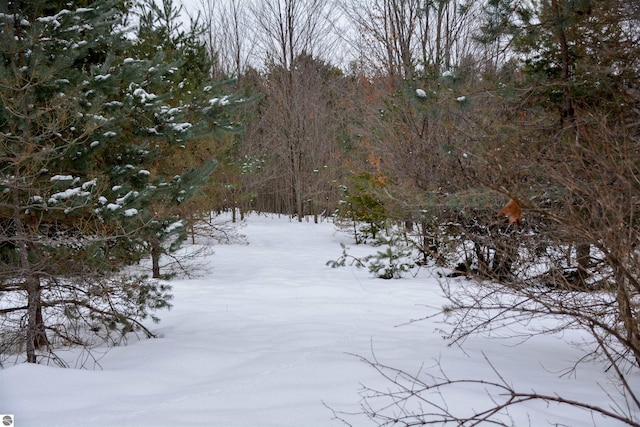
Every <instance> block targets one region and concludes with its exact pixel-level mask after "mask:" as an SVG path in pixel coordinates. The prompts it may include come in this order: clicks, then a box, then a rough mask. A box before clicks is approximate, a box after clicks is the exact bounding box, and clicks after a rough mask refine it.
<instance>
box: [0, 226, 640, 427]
mask: <svg viewBox="0 0 640 427" xmlns="http://www.w3.org/2000/svg"><path fill="white" fill-rule="evenodd" d="M240 232H241V233H242V234H244V235H245V236H246V238H245V239H244V241H237V242H234V243H231V244H225V245H218V244H216V245H215V247H214V248H213V249H214V251H215V254H213V255H210V256H209V257H208V258H207V259H206V263H205V267H206V270H203V271H202V272H201V275H200V276H199V277H197V278H192V279H179V280H174V281H173V283H172V285H173V292H174V295H175V298H174V300H173V308H172V310H171V311H168V312H160V313H159V315H160V317H161V318H162V321H161V323H159V324H157V325H150V326H151V329H152V330H153V331H154V332H155V333H157V334H158V336H159V337H158V338H157V339H149V340H146V339H143V340H135V339H131V340H129V344H128V345H127V346H121V347H116V348H112V349H109V350H108V351H107V350H106V349H102V350H100V349H97V350H94V351H93V355H92V357H96V358H98V360H97V361H95V362H97V363H98V364H99V366H98V365H96V364H95V363H94V360H93V359H91V358H89V357H87V354H85V353H78V352H68V353H67V354H63V355H64V357H65V358H66V359H67V360H68V361H69V362H70V363H71V364H72V366H73V365H78V366H79V365H84V366H85V367H86V368H89V369H61V368H56V367H49V366H34V365H28V364H21V365H17V366H11V367H5V369H2V370H0V414H13V415H15V426H16V427H26V426H49V427H52V426H81V427H90V426H118V427H124V426H148V427H162V426H217V427H234V426H238V427H250V426H251V427H253V426H255V427H269V426H277V427H286V426H291V427H301V426H331V425H336V426H338V425H343V423H342V422H341V421H339V420H335V419H333V417H334V414H333V412H332V410H330V409H329V408H332V409H333V410H335V411H344V412H355V413H357V412H359V411H360V409H359V408H360V406H359V405H360V395H359V391H360V389H361V388H362V386H366V387H370V388H376V389H379V390H383V391H384V390H387V389H388V388H390V387H391V386H392V384H390V383H389V382H386V381H385V380H384V379H383V378H382V377H381V376H380V375H379V374H377V373H376V371H375V370H374V369H372V368H371V367H370V366H368V365H367V364H366V363H363V362H362V361H361V360H360V358H359V357H357V355H360V356H363V357H365V358H369V359H371V358H373V357H374V355H375V358H377V360H378V361H379V362H380V363H383V364H385V365H389V366H392V367H395V368H399V369H403V370H405V371H407V372H409V373H412V374H417V375H418V376H419V377H420V378H423V377H425V376H426V375H428V373H429V372H433V371H429V369H428V368H429V367H433V366H435V365H439V366H440V368H442V370H443V371H444V372H445V373H446V374H447V375H448V376H449V377H451V378H452V379H460V378H473V379H487V380H495V379H496V375H495V373H493V372H492V371H491V369H490V367H489V365H488V363H487V361H486V360H485V358H486V359H488V360H490V361H491V363H492V364H493V366H494V367H495V368H496V369H497V370H499V372H500V373H501V374H502V375H503V377H504V378H505V379H507V380H508V381H509V382H510V383H511V384H513V385H514V386H515V387H516V388H519V389H521V390H523V391H532V390H535V391H537V392H540V393H550V394H553V393H556V392H557V393H560V394H563V395H566V397H569V398H573V399H579V400H581V401H586V402H588V403H593V404H598V405H602V406H605V407H609V406H610V399H609V397H607V395H606V394H605V392H604V391H603V389H609V390H611V387H610V382H609V379H608V377H607V375H606V374H604V373H603V372H601V369H600V368H599V367H598V366H597V365H590V364H588V363H587V364H582V365H580V366H579V367H578V368H577V369H576V370H575V371H574V372H572V373H571V375H564V376H562V375H561V374H562V373H563V372H565V371H566V370H567V369H568V368H571V367H572V366H573V363H574V362H575V361H576V360H577V359H578V358H579V357H580V356H581V355H582V354H583V350H581V349H579V348H576V347H575V346H571V345H568V344H567V343H566V342H565V340H566V338H567V336H565V337H564V339H562V338H561V337H559V336H557V337H556V336H544V337H536V338H533V339H531V340H528V341H526V342H524V343H521V344H520V345H517V346H516V345H514V344H516V343H517V342H518V341H517V340H511V339H488V338H482V337H474V338H471V339H468V340H467V341H466V343H465V346H464V348H463V349H460V348H458V347H453V346H452V347H450V346H447V342H446V341H445V340H444V339H443V337H442V333H441V332H440V330H442V329H444V330H447V329H448V328H449V326H447V325H446V324H443V323H442V321H441V318H439V317H436V318H434V319H430V320H428V321H421V322H414V323H407V322H409V321H410V320H412V319H417V318H422V317H424V316H427V315H429V314H432V313H435V312H437V311H438V309H439V308H441V307H442V306H443V304H445V303H446V301H445V300H444V299H443V297H442V296H441V291H440V286H439V282H438V279H437V277H435V276H434V275H433V274H432V272H431V271H429V270H428V269H422V270H421V271H420V272H419V273H418V275H417V276H415V277H412V276H408V277H407V278H405V279H401V280H382V279H374V278H372V277H371V275H370V274H369V273H368V272H367V271H366V269H356V268H355V267H345V268H335V269H334V268H330V267H328V266H327V265H326V262H327V261H329V260H335V259H337V258H338V257H339V256H340V255H341V254H342V249H341V248H340V243H345V244H347V246H349V247H350V251H349V252H350V253H352V254H354V255H364V254H367V253H371V252H373V251H375V249H373V248H370V247H366V246H355V245H353V241H352V239H351V238H350V236H349V235H347V234H344V233H342V232H339V231H336V228H335V227H334V225H333V224H331V223H329V222H324V223H321V224H313V223H308V222H303V223H297V222H295V221H289V220H288V219H287V218H285V217H281V218H277V217H272V216H258V215H253V216H250V217H249V218H248V220H247V223H246V226H245V227H243V228H242V229H241V230H240ZM456 280H457V279H456ZM454 285H457V286H465V285H469V282H465V281H464V280H463V279H460V281H459V282H457V283H456V284H454ZM573 338H576V337H573ZM94 367H95V368H96V369H94ZM434 373H437V371H436V372H434ZM633 379H635V380H638V379H640V378H639V377H638V376H637V375H635V376H634V377H633ZM614 397H615V396H614ZM432 398H433V399H434V401H437V402H439V401H438V399H439V396H438V395H437V394H433V395H432ZM486 400H487V396H486V393H485V392H483V391H482V390H471V389H465V388H461V389H459V390H457V391H455V392H453V393H452V394H450V395H449V397H448V400H447V404H448V407H449V409H450V410H452V411H453V412H455V410H457V409H460V410H465V409H469V408H474V409H478V408H479V407H480V405H481V404H482V402H486ZM510 416H511V417H512V418H513V420H514V423H515V425H518V426H523V425H533V426H544V425H555V423H560V424H561V425H571V426H590V425H594V426H615V425H620V424H619V423H618V424H616V423H615V422H613V421H611V420H605V419H603V418H602V417H599V416H595V417H592V416H591V415H590V414H588V413H587V412H584V411H580V410H577V409H572V408H567V407H559V406H556V405H553V404H551V405H546V404H542V403H539V404H528V405H523V406H522V407H519V408H518V409H511V410H510ZM344 418H345V419H346V420H348V421H349V422H350V423H351V424H352V425H354V426H366V425H372V424H371V422H368V420H367V418H366V417H364V416H360V417H358V416H346V415H345V416H344Z"/></svg>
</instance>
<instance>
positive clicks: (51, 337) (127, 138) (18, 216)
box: [0, 0, 239, 362]
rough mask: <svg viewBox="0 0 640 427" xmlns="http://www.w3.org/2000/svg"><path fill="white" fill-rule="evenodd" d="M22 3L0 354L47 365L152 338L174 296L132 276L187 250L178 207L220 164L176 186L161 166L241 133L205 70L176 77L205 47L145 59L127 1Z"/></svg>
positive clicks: (8, 138) (3, 185)
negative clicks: (135, 335)
mask: <svg viewBox="0 0 640 427" xmlns="http://www.w3.org/2000/svg"><path fill="white" fill-rule="evenodd" d="M20 6H21V5H20V4H17V3H11V4H10V5H9V6H6V7H7V8H8V7H11V8H12V9H11V10H9V9H5V10H4V11H3V13H2V15H0V227H1V229H2V234H1V235H0V298H2V300H3V305H2V307H3V308H2V309H1V310H0V314H3V317H2V325H1V326H2V330H3V331H4V332H3V334H4V335H3V337H4V338H6V337H7V336H10V337H11V339H3V340H2V342H3V345H2V346H1V348H0V354H4V355H6V354H11V353H14V352H19V351H20V349H25V348H26V352H27V360H28V361H29V362H37V361H44V360H52V359H50V357H54V356H52V355H53V354H54V353H53V350H54V349H55V348H56V347H57V346H58V345H61V344H83V345H88V344H90V343H92V342H95V340H94V338H95V337H102V338H104V339H107V337H108V338H109V339H111V340H114V341H116V342H117V341H119V340H120V339H122V338H124V337H126V334H127V333H128V332H131V331H136V330H141V331H144V333H145V334H146V335H151V333H150V332H149V331H148V330H147V329H146V328H145V327H144V326H143V324H142V323H141V321H142V320H143V319H145V318H147V317H148V316H149V315H150V314H151V313H152V312H153V311H154V310H156V309H159V308H165V307H168V306H169V300H170V294H169V288H168V286H167V285H165V284H162V283H161V282H156V281H147V280H144V279H143V278H139V277H132V276H130V275H126V274H124V273H123V268H124V267H126V266H127V265H131V264H133V263H136V262H138V261H140V260H141V259H142V258H143V257H145V256H147V255H148V254H150V253H151V254H162V253H166V252H169V251H174V250H176V249H177V248H178V247H179V244H180V243H181V242H182V241H183V240H184V228H185V227H184V219H183V218H181V217H180V215H179V214H178V213H176V211H175V210H173V209H172V208H174V207H176V206H179V205H181V204H183V203H185V202H186V201H188V200H189V198H191V197H193V196H194V194H196V193H197V192H198V189H199V188H201V187H202V185H204V184H205V183H206V182H207V179H208V177H209V175H210V174H211V172H212V171H213V170H214V168H215V166H216V162H215V159H213V158H210V159H206V161H204V162H203V163H201V164H199V165H195V166H194V167H190V168H185V169H182V170H179V171H172V173H171V174H170V175H167V174H163V173H162V171H161V170H160V168H158V162H159V161H160V160H161V159H162V158H163V156H165V155H166V153H167V152H168V150H170V149H174V148H172V147H178V148H177V149H186V148H187V147H188V146H189V144H190V142H191V141H195V140H196V138H202V137H203V136H204V135H211V134H213V133H215V132H218V131H220V130H223V131H224V130H233V129H234V128H236V127H237V125H236V124H235V123H233V121H232V120H230V119H228V117H230V115H229V113H228V111H229V110H231V109H233V108H234V106H235V105H236V104H238V103H239V102H238V100H236V99H234V98H233V97H231V96H225V95H220V94H216V93H215V92H214V90H215V89H214V88H216V86H215V85H214V84H213V83H212V82H210V81H208V79H207V74H206V72H205V71H206V70H203V69H198V68H197V67H195V66H191V67H187V68H188V69H189V70H191V71H189V73H186V74H181V73H178V70H180V69H181V66H182V65H184V62H185V61H186V60H184V59H181V58H182V55H181V51H180V49H184V50H185V51H189V52H199V54H200V55H201V56H200V58H203V56H202V55H203V54H204V51H203V50H202V49H200V48H201V46H200V45H198V44H197V43H196V41H195V39H188V41H186V42H183V41H175V40H173V41H172V43H173V44H172V43H169V46H168V47H167V52H165V50H164V49H163V45H162V44H157V45H155V46H154V49H153V54H149V55H142V54H140V52H141V49H142V46H143V43H144V41H143V40H141V39H138V40H136V39H135V38H133V37H131V33H130V32H129V31H131V30H130V29H129V28H128V27H127V25H126V24H127V19H128V16H127V12H126V11H127V7H125V6H126V5H125V3H123V2H122V1H118V0H115V1H112V0H98V1H94V2H91V3H90V4H88V5H86V7H77V8H75V9H69V8H68V5H67V8H66V9H64V8H55V7H54V6H52V5H50V4H49V3H46V4H45V2H42V3H38V5H35V6H40V7H35V6H34V5H22V6H23V7H22V8H21V7H20ZM147 6H148V5H147ZM36 12H37V13H36ZM156 30H157V31H160V29H158V28H156V27H153V28H147V29H145V31H148V32H149V33H150V34H151V33H152V32H153V31H156ZM141 33H142V32H141ZM183 36H184V35H182V36H180V37H183ZM157 40H161V39H156V41H157ZM189 43H191V44H189ZM198 49H200V50H198ZM168 52H169V53H171V54H169V53H168ZM186 58H187V59H189V58H190V59H189V60H190V61H191V65H193V64H197V63H198V58H196V57H193V56H189V55H186ZM205 62H206V61H205ZM184 87H191V88H192V90H191V91H189V90H186V89H184ZM183 94H184V96H183ZM155 273H156V271H154V275H156V274H155ZM73 313H75V314H73ZM72 314H73V315H72ZM23 318H24V319H27V322H26V325H25V322H24V321H22V320H21V319H23ZM116 332H117V333H116ZM91 337H93V338H91ZM118 337H119V338H118ZM47 355H48V356H47ZM54 360H55V357H54Z"/></svg>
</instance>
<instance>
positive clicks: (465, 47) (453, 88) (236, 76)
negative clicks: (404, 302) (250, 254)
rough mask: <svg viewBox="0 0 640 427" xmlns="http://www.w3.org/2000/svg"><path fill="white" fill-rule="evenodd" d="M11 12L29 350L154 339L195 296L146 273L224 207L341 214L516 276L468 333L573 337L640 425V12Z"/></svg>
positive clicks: (427, 259) (126, 4)
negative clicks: (518, 327) (128, 337)
mask: <svg viewBox="0 0 640 427" xmlns="http://www.w3.org/2000/svg"><path fill="white" fill-rule="evenodd" d="M2 7H3V11H2V20H1V25H2V26H1V30H2V32H1V33H0V36H1V37H2V40H1V41H0V46H1V52H0V54H1V55H2V64H1V65H0V68H1V69H0V89H1V91H0V107H1V108H0V144H1V147H0V149H1V150H2V152H1V153H0V166H1V172H0V173H1V176H2V183H1V188H2V192H1V194H0V226H1V227H2V237H1V239H0V246H1V253H0V260H1V262H2V265H1V269H2V270H1V273H2V282H1V283H0V286H1V288H0V290H1V291H2V303H3V305H2V307H1V308H0V313H1V314H2V315H3V317H2V334H3V337H2V338H3V340H2V348H0V351H2V352H3V353H15V352H16V351H24V352H25V354H26V358H27V360H28V361H30V362H38V361H40V362H42V361H56V360H57V359H56V357H55V352H54V349H55V347H56V346H59V345H85V344H87V343H89V342H94V341H92V340H96V339H98V340H105V339H106V340H110V341H114V342H117V341H118V340H119V339H120V337H121V336H122V335H124V334H126V333H128V332H130V331H132V330H143V331H145V332H146V333H147V334H149V335H151V333H150V331H149V330H148V329H147V328H146V327H145V326H144V324H143V322H142V321H143V320H144V319H145V318H146V317H148V316H149V315H150V313H151V312H152V311H153V310H154V309H157V308H162V307H166V306H167V305H169V300H170V292H169V288H168V286H167V285H166V284H165V283H164V282H161V281H153V280H147V278H145V277H140V276H134V275H131V274H128V273H126V271H127V270H126V268H125V267H127V266H129V265H131V264H135V263H136V262H138V261H139V260H140V259H143V258H145V257H150V258H151V259H152V260H153V269H152V272H151V273H152V274H151V276H152V277H153V278H156V279H157V278H160V277H162V274H161V271H160V268H161V267H160V259H161V257H162V256H163V255H164V256H169V255H171V254H172V253H173V252H174V250H175V249H176V248H177V247H179V245H180V244H181V243H182V242H184V241H185V239H187V238H188V236H189V234H191V236H194V235H195V233H197V232H203V231H202V230H203V229H204V230H208V231H207V232H212V233H213V232H215V229H214V228H213V227H212V226H211V215H212V214H211V213H212V212H221V211H231V212H233V214H234V218H235V215H239V216H240V217H241V216H242V215H243V214H244V213H245V212H248V211H258V212H273V213H281V214H287V215H291V216H294V217H296V218H297V219H298V220H299V221H302V220H303V218H305V217H313V218H315V219H316V220H318V218H319V217H321V216H323V215H325V216H333V215H335V216H336V217H337V218H338V220H339V221H341V222H342V223H343V224H344V225H345V226H348V227H350V228H352V229H353V231H354V236H355V238H356V240H357V241H377V240H379V239H381V238H382V236H386V235H388V233H390V232H392V231H393V230H401V233H402V234H403V236H402V238H403V239H405V240H404V242H410V245H411V248H412V250H415V251H417V252H418V253H419V259H418V260H417V261H416V262H419V263H422V264H430V263H433V264H438V265H443V266H448V267H451V268H452V269H453V270H454V274H464V275H469V276H470V277H472V278H474V279H478V280H481V281H483V283H484V280H485V279H491V281H490V283H487V284H486V286H483V287H479V288H476V287H472V288H470V289H469V293H468V294H464V295H454V294H450V295H448V297H449V298H450V301H451V306H450V307H448V308H447V310H448V313H449V314H450V315H451V316H452V317H456V316H460V317H459V322H458V324H459V328H458V329H457V330H456V332H455V334H454V336H453V338H455V339H462V337H464V336H465V335H467V334H470V333H475V332H478V331H482V330H483V329H484V328H490V327H495V326H494V325H496V324H503V325H504V324H508V323H509V322H510V321H526V319H530V318H532V317H540V316H554V317H556V316H558V317H560V318H562V319H564V321H563V323H562V324H563V326H561V327H567V328H569V327H572V328H573V327H579V328H584V329H586V330H588V331H589V332H590V333H591V335H592V337H593V348H594V351H593V355H594V357H599V358H603V359H604V360H605V361H606V363H608V364H610V366H611V367H612V368H613V369H614V370H615V372H616V373H617V374H618V375H619V379H620V386H621V389H622V390H623V391H624V392H625V393H628V395H629V396H631V397H630V401H631V402H632V403H633V405H635V406H636V407H637V406H640V405H639V404H638V399H637V398H636V396H635V395H634V394H633V390H632V389H631V388H630V387H629V386H628V383H627V382H626V378H627V374H628V372H629V369H630V368H629V367H635V368H637V366H638V364H640V315H639V311H640V306H639V302H638V294H639V292H640V281H639V280H638V279H639V276H638V273H639V272H640V263H639V262H638V261H639V259H638V252H637V245H638V237H639V236H638V208H639V207H640V205H639V204H638V197H639V195H640V180H639V179H638V177H639V176H640V173H639V167H640V153H639V149H640V145H639V139H638V138H639V128H640V109H639V108H640V90H639V80H638V70H640V67H639V65H640V64H639V63H638V61H640V59H639V58H640V55H639V53H640V52H638V50H639V49H640V47H639V46H640V40H639V38H640V25H639V23H640V5H639V4H638V3H637V2H636V1H634V0H603V1H598V2H595V1H590V0H541V1H519V0H487V1H456V0H371V1H358V0H353V1H344V2H339V1H338V2H326V1H321V0H279V1H276V2H250V1H243V0H228V1H226V2H213V1H205V0H196V1H193V2H192V3H190V4H189V7H188V10H183V9H181V8H180V6H178V5H177V4H175V3H174V2H172V1H171V0H164V1H163V2H151V1H147V2H142V3H137V2H130V1H125V0H123V1H106V0H98V1H78V2H71V3H68V2H64V1H44V0H43V1H37V2H25V1H12V2H3V3H2ZM134 11H135V13H133V12H134ZM185 12H187V14H188V15H189V16H191V17H192V19H191V20H187V21H185V19H184V14H185ZM185 22H186V23H185ZM509 200H513V203H514V204H515V205H516V206H517V207H518V214H517V215H516V216H513V217H510V218H509V221H507V220H506V219H504V218H502V217H496V214H497V213H498V212H500V211H501V209H502V207H503V206H504V205H505V204H506V203H507V201H509ZM512 206H513V204H512ZM520 210H522V218H520V214H519V211H520ZM399 225H401V227H399ZM207 227H208V228H207ZM385 238H386V237H385ZM394 239H396V238H395V237H394V238H392V239H390V240H385V241H384V242H385V243H389V242H391V241H393V242H397V241H398V240H397V239H396V240H394ZM393 242H392V243H393ZM403 244H405V243H403ZM406 244H409V243H406ZM397 246H398V245H396V244H395V243H393V244H391V245H390V249H389V251H388V252H387V258H388V260H392V259H394V258H395V252H394V251H397V250H402V249H397ZM394 248H396V249H394ZM344 256H345V258H344V259H343V260H342V261H343V262H344V261H345V260H346V259H347V257H348V254H346V253H345V255H344ZM395 265H396V267H398V265H397V264H395ZM398 268H400V269H401V267H398ZM394 273H395V271H393V268H392V269H391V271H387V274H386V276H388V277H395V274H394ZM445 290H446V289H445ZM471 292H473V294H470V293H471ZM496 322H497V323H496ZM500 322H503V323H500ZM490 325H491V326H490ZM561 327H560V328H561ZM554 329H557V327H554ZM544 332H548V331H541V332H540V333H544ZM633 405H632V406H633Z"/></svg>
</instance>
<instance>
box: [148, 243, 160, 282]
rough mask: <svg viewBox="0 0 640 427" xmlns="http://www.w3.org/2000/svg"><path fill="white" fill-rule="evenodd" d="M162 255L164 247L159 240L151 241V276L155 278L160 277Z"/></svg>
mask: <svg viewBox="0 0 640 427" xmlns="http://www.w3.org/2000/svg"><path fill="white" fill-rule="evenodd" d="M161 255H162V248H161V247H160V245H159V244H158V242H151V277H153V278H154V279H159V278H160V256H161Z"/></svg>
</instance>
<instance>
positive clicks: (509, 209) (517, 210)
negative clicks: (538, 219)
mask: <svg viewBox="0 0 640 427" xmlns="http://www.w3.org/2000/svg"><path fill="white" fill-rule="evenodd" d="M503 215H504V216H506V217H507V218H509V224H513V223H514V222H515V223H516V224H517V225H518V227H520V218H521V217H522V208H521V207H520V203H518V201H517V200H516V199H511V200H509V203H507V204H506V206H505V207H504V208H502V210H501V211H500V212H498V215H497V216H503Z"/></svg>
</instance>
